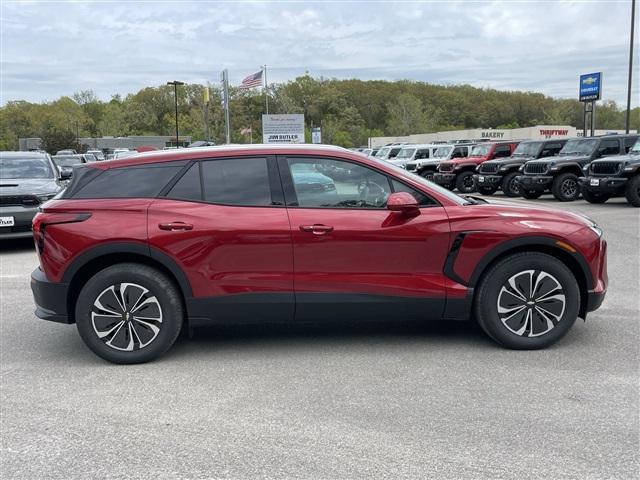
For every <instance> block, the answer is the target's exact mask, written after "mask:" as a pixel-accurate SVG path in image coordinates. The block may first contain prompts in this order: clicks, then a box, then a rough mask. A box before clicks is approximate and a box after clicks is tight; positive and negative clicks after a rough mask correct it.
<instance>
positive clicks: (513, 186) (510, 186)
mask: <svg viewBox="0 0 640 480" xmlns="http://www.w3.org/2000/svg"><path fill="white" fill-rule="evenodd" d="M517 176H518V172H511V173H507V174H506V175H505V176H504V178H503V179H502V185H501V188H502V193H504V194H505V195H506V196H507V197H519V196H520V195H521V194H522V190H521V188H520V184H519V183H518V181H517V180H516V177H517ZM536 198H537V197H536Z"/></svg>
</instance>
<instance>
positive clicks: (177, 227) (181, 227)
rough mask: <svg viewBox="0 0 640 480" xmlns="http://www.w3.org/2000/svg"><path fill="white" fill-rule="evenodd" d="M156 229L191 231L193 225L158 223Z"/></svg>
mask: <svg viewBox="0 0 640 480" xmlns="http://www.w3.org/2000/svg"><path fill="white" fill-rule="evenodd" d="M158 228H159V229H160V230H193V225H191V224H190V223H184V222H167V223H159V224H158Z"/></svg>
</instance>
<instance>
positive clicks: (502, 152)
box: [493, 145, 511, 158]
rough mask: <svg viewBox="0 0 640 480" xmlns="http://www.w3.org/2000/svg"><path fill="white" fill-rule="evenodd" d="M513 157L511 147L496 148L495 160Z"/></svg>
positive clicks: (501, 146)
mask: <svg viewBox="0 0 640 480" xmlns="http://www.w3.org/2000/svg"><path fill="white" fill-rule="evenodd" d="M510 155H511V147H510V146H509V145H500V146H498V147H496V151H495V153H494V155H493V158H504V157H508V156H510Z"/></svg>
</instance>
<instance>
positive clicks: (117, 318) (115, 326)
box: [91, 283, 162, 351]
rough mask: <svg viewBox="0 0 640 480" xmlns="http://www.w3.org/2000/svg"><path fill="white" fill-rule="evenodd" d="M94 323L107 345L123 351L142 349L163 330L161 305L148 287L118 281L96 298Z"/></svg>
mask: <svg viewBox="0 0 640 480" xmlns="http://www.w3.org/2000/svg"><path fill="white" fill-rule="evenodd" d="M91 324H92V326H93V330H94V332H95V333H96V335H97V336H98V338H99V339H100V340H102V342H104V343H105V344H106V345H107V346H109V347H111V348H113V349H115V350H122V351H133V350H139V349H141V348H144V347H146V346H147V345H149V344H150V343H151V342H153V340H155V338H156V337H157V336H158V333H160V328H161V326H162V307H161V306H160V303H159V302H158V299H157V298H156V297H155V295H153V294H152V293H151V292H150V291H149V290H148V289H147V288H145V287H143V286H141V285H138V284H135V283H118V284H115V285H111V286H110V287H107V288H105V289H104V290H103V291H102V292H101V293H100V294H99V295H98V297H97V298H96V300H95V301H94V303H93V307H92V309H91Z"/></svg>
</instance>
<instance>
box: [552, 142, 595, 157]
mask: <svg viewBox="0 0 640 480" xmlns="http://www.w3.org/2000/svg"><path fill="white" fill-rule="evenodd" d="M598 142H599V140H598V139H597V138H590V139H581V140H569V141H568V142H567V143H566V144H565V145H564V147H562V150H560V155H571V154H576V153H577V154H581V155H591V154H592V153H593V151H594V150H595V149H596V147H597V146H598Z"/></svg>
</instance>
